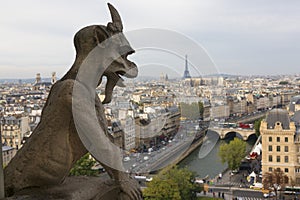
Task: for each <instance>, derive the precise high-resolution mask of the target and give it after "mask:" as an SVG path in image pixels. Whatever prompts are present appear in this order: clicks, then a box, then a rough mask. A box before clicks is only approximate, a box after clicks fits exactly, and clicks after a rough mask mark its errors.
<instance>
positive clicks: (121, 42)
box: [62, 3, 138, 103]
mask: <svg viewBox="0 0 300 200" xmlns="http://www.w3.org/2000/svg"><path fill="white" fill-rule="evenodd" d="M108 7H109V10H110V14H111V18H112V22H109V23H108V24H107V26H103V25H92V26H87V27H84V28H82V29H81V30H80V31H78V32H77V33H76V35H75V37H74V45H75V49H76V60H75V63H74V65H73V66H72V68H71V69H70V70H69V72H68V73H67V74H66V75H65V76H64V77H63V78H62V80H64V79H68V78H72V79H75V77H76V75H77V73H78V71H79V68H80V66H81V64H82V62H83V60H84V59H85V58H86V57H87V56H88V54H89V53H90V52H92V51H93V50H94V49H95V48H96V47H99V48H107V50H106V52H109V53H106V54H105V55H106V57H105V60H106V62H107V63H109V65H108V66H100V67H105V69H104V72H103V73H102V74H101V76H100V77H98V80H99V82H98V85H99V84H100V83H101V81H102V77H103V76H106V77H107V83H106V86H105V99H104V101H103V102H102V103H109V102H110V101H111V99H112V92H113V89H114V87H115V86H116V85H118V86H120V87H124V84H123V79H122V78H121V76H124V77H127V78H135V77H136V76H137V74H138V69H137V66H136V64H135V63H134V62H131V61H129V60H128V59H127V56H128V55H130V54H132V53H134V50H133V49H132V47H131V46H130V44H129V42H128V41H127V39H126V37H125V35H124V34H123V33H122V31H123V24H122V21H121V17H120V15H119V13H118V11H117V10H116V9H115V8H114V7H113V6H112V5H111V4H109V3H108ZM100 57H101V56H100ZM101 58H103V56H102V57H101ZM102 64H103V63H102Z"/></svg>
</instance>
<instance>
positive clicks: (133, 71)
mask: <svg viewBox="0 0 300 200" xmlns="http://www.w3.org/2000/svg"><path fill="white" fill-rule="evenodd" d="M130 48H131V47H130ZM127 50H128V49H127ZM133 53H134V50H130V51H128V52H127V53H125V54H123V55H122V56H120V57H119V58H117V59H116V60H115V61H114V62H113V63H112V65H111V66H109V67H108V68H109V70H107V71H105V72H104V75H105V76H106V77H107V83H106V87H105V99H104V100H103V102H102V103H104V104H106V103H109V102H110V101H111V98H112V92H113V89H114V87H115V86H116V85H117V86H119V87H125V84H124V79H123V78H122V76H123V77H126V78H135V77H136V76H137V75H138V69H137V66H136V64H135V63H134V62H132V61H130V60H128V59H127V56H128V55H130V54H133ZM111 68H112V69H111Z"/></svg>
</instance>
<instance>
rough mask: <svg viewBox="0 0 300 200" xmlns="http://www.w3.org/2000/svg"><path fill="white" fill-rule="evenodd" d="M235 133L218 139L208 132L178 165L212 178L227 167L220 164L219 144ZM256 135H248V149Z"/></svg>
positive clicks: (229, 138) (231, 138) (201, 175)
mask: <svg viewBox="0 0 300 200" xmlns="http://www.w3.org/2000/svg"><path fill="white" fill-rule="evenodd" d="M234 137H235V133H232V134H230V135H229V137H226V138H225V139H224V140H219V139H218V138H219V136H218V135H217V134H215V133H214V132H208V133H207V136H206V139H205V140H204V143H203V144H202V145H201V146H200V147H198V148H197V149H196V150H195V151H193V152H192V153H191V154H190V155H189V156H188V157H186V158H185V159H184V160H182V161H181V162H180V163H179V166H180V167H187V168H188V169H190V170H192V171H194V172H196V173H197V175H198V176H199V177H202V178H204V177H205V176H207V175H208V176H209V177H210V178H213V177H215V176H217V175H218V174H219V173H220V172H222V171H224V170H225V169H226V168H227V164H222V162H221V159H220V157H219V155H218V151H219V148H220V145H221V144H223V143H224V142H226V143H228V142H230V141H231V140H233V139H234ZM256 139H257V138H256V136H254V137H250V138H249V139H248V140H247V141H246V142H247V150H250V149H251V148H252V146H253V145H254V143H255V141H256Z"/></svg>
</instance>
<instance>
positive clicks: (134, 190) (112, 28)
mask: <svg viewBox="0 0 300 200" xmlns="http://www.w3.org/2000/svg"><path fill="white" fill-rule="evenodd" d="M108 7H109V10H110V13H111V17H112V22H109V23H108V24H107V26H103V25H92V26H87V27H85V28H83V29H81V30H79V31H78V32H77V33H76V35H75V37H74V45H75V49H76V58H75V62H74V64H73V65H72V67H71V69H70V70H69V71H68V72H67V73H66V74H65V75H64V77H63V78H62V79H60V80H59V81H57V82H56V83H55V84H54V85H53V86H52V88H51V91H50V93H49V96H48V99H47V102H46V104H45V106H44V108H43V111H42V117H41V121H40V123H39V124H38V126H37V127H36V128H35V130H34V131H33V133H32V135H31V136H30V138H29V139H28V140H27V142H26V143H25V144H24V145H23V147H22V148H21V149H20V150H19V151H18V152H17V154H16V156H15V157H14V158H13V159H12V160H11V162H10V163H9V164H8V166H7V167H6V168H5V170H4V176H5V190H6V194H7V195H13V194H14V193H15V192H18V191H20V190H22V189H25V188H32V187H42V186H51V185H59V184H61V183H62V182H63V181H64V179H65V178H66V177H67V176H68V174H69V172H70V169H71V168H72V167H73V166H74V164H75V162H76V161H77V160H79V159H80V158H81V157H82V156H83V155H85V154H86V153H87V152H90V153H91V154H92V156H93V157H94V158H95V159H96V160H98V161H99V162H100V163H101V164H102V166H103V167H104V168H105V170H106V171H107V172H108V174H109V175H110V177H111V178H112V179H114V180H115V182H116V184H117V185H119V187H120V189H121V191H122V192H121V193H120V195H119V197H120V199H142V195H141V191H140V189H139V187H138V184H137V183H136V181H135V180H133V179H132V178H130V176H129V175H128V174H127V173H126V172H125V171H124V170H123V167H122V166H123V165H122V156H121V152H120V149H119V148H118V147H116V146H115V145H113V144H112V143H111V142H110V140H109V138H108V135H109V134H108V130H107V121H106V118H105V114H104V107H103V104H104V103H109V102H110V101H111V97H112V92H113V89H114V87H115V86H116V85H119V86H124V84H123V79H122V78H121V76H125V77H127V78H134V77H136V76H137V74H138V70H137V66H136V65H135V64H134V63H133V62H131V61H129V60H128V59H127V56H128V55H129V54H132V53H134V50H133V49H132V48H131V46H130V44H129V43H128V41H127V39H126V38H125V36H124V35H123V33H122V30H123V25H122V21H121V18H120V15H119V13H118V12H117V10H116V9H115V8H114V7H113V6H112V5H111V4H108ZM103 76H105V77H106V79H107V83H106V86H105V99H104V101H103V102H101V101H100V99H99V98H98V96H97V95H96V94H95V89H96V88H97V86H98V85H99V84H100V83H101V81H102V77H103Z"/></svg>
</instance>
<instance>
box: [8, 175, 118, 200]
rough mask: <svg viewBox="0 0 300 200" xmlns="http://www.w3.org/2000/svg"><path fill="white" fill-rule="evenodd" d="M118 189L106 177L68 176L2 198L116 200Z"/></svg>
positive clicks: (13, 199)
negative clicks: (56, 181) (58, 181)
mask: <svg viewBox="0 0 300 200" xmlns="http://www.w3.org/2000/svg"><path fill="white" fill-rule="evenodd" d="M119 194H120V189H119V188H118V186H117V185H115V183H114V182H113V181H112V180H111V179H109V178H108V177H85V176H79V177H68V178H66V180H65V181H64V182H63V183H62V184H61V185H57V186H49V187H43V188H30V189H25V190H22V191H20V192H18V193H17V194H15V195H14V196H12V197H8V198H5V199H4V200H46V199H47V200H117V199H119Z"/></svg>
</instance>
